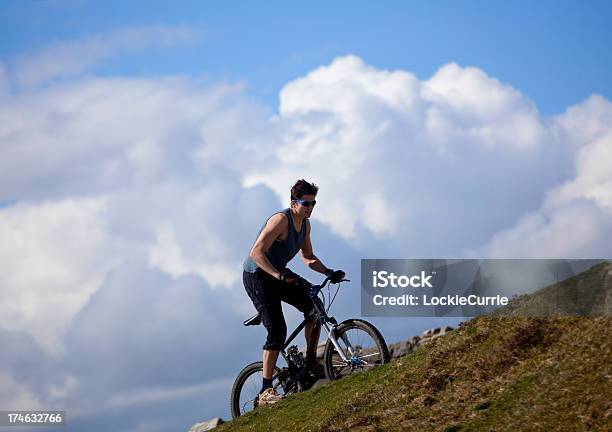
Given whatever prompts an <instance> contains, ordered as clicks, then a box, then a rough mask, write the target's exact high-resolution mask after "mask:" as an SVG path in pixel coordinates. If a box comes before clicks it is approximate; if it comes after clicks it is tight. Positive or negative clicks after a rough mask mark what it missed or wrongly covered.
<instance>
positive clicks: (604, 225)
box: [469, 96, 612, 258]
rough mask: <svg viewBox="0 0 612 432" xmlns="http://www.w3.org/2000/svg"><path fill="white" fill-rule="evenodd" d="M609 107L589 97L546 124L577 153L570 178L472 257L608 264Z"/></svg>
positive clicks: (611, 225) (611, 212)
mask: <svg viewBox="0 0 612 432" xmlns="http://www.w3.org/2000/svg"><path fill="white" fill-rule="evenodd" d="M611 125H612V104H611V103H610V102H608V101H606V100H605V99H603V98H602V97H601V96H592V97H590V98H589V99H588V100H587V101H585V102H583V103H582V104H580V105H578V106H574V107H571V108H570V109H568V110H567V112H566V113H564V114H563V115H561V116H558V117H557V118H555V119H554V120H553V122H552V124H551V128H554V130H555V133H556V135H557V136H558V137H559V140H565V141H566V142H568V143H571V146H572V147H574V148H576V152H575V158H574V174H573V176H572V177H570V178H569V179H567V180H565V181H564V182H562V183H561V184H559V185H558V186H555V187H554V188H551V189H550V190H548V191H547V194H546V197H545V199H544V200H543V202H542V204H541V206H539V208H537V209H536V210H534V211H532V212H528V213H526V214H525V215H523V216H522V217H521V218H520V219H519V220H518V221H517V222H516V224H515V225H514V226H513V227H511V228H508V229H505V230H501V231H500V232H499V233H497V234H495V235H494V236H493V238H492V239H491V240H490V241H489V242H488V243H487V244H485V245H483V246H482V247H480V248H477V249H475V250H470V251H469V254H470V255H472V256H491V257H550V258H554V257H558V258H609V257H611V256H612V248H611V247H610V242H609V240H608V239H609V238H610V236H611V235H612V169H611V168H612V126H611Z"/></svg>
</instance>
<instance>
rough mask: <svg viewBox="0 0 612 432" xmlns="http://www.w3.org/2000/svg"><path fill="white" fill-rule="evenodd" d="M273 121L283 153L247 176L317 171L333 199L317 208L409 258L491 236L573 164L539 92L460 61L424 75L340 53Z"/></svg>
mask: <svg viewBox="0 0 612 432" xmlns="http://www.w3.org/2000/svg"><path fill="white" fill-rule="evenodd" d="M273 122H274V124H275V126H276V127H277V128H278V129H279V130H280V131H281V132H280V134H279V136H280V138H281V140H282V141H281V142H280V143H279V145H278V147H277V149H276V151H275V156H276V157H275V158H274V159H271V160H270V162H269V163H268V164H267V166H265V167H261V168H257V167H256V168H255V169H253V170H251V172H250V173H249V175H248V176H247V177H246V179H245V184H247V185H252V184H257V183H263V184H265V185H267V186H268V187H270V188H271V189H273V190H275V191H276V192H277V194H279V195H281V194H283V193H284V192H283V188H284V186H283V185H286V184H290V183H291V182H292V181H294V180H295V177H296V173H300V174H301V175H303V176H306V177H310V178H313V179H314V180H315V181H319V183H321V184H322V185H324V188H323V189H322V190H321V196H322V197H325V196H329V197H330V199H329V202H326V205H325V206H324V207H321V208H320V209H317V217H319V218H320V219H321V220H322V221H323V222H325V223H326V224H328V225H329V226H331V227H332V229H333V232H334V233H335V234H336V235H338V236H342V237H344V238H346V239H350V240H352V241H353V242H355V243H359V242H360V240H359V239H360V238H362V237H363V236H364V235H368V234H374V237H375V238H376V239H378V241H384V242H386V243H389V240H390V239H393V240H394V242H403V244H404V251H403V253H404V254H406V253H407V254H409V256H433V255H435V254H441V253H442V254H457V253H458V251H459V250H461V249H462V248H463V247H465V245H466V244H474V243H478V242H481V241H486V240H487V239H489V238H490V236H492V235H493V234H494V233H495V232H497V230H498V229H499V226H500V224H502V225H503V224H504V223H505V224H510V223H512V222H514V221H515V220H516V219H517V218H518V217H520V216H521V215H522V214H523V213H524V212H525V211H526V210H527V209H533V208H536V207H537V205H538V204H539V203H540V202H541V200H542V198H543V195H544V193H545V191H546V190H547V189H548V188H549V187H552V186H553V185H555V184H557V183H558V182H560V181H561V180H562V178H563V171H564V169H565V168H566V167H567V166H569V164H570V163H571V160H570V159H569V158H567V157H566V154H567V150H566V147H567V145H566V144H565V143H560V142H558V141H554V140H550V139H549V136H550V132H549V129H548V128H547V125H546V121H545V120H544V119H541V118H540V117H539V115H538V112H537V110H536V108H535V106H534V104H533V103H532V102H531V101H530V100H528V99H527V98H525V97H524V96H523V95H521V94H520V92H519V91H517V90H515V89H513V88H512V87H510V86H509V85H506V84H502V83H500V82H499V81H498V80H496V79H494V78H491V77H489V76H487V75H486V74H485V73H484V72H483V71H481V70H479V69H477V68H474V67H466V68H462V67H459V66H458V65H456V64H453V63H451V64H448V65H445V66H443V67H441V68H440V70H438V71H437V72H436V73H435V74H434V75H433V76H432V77H431V78H429V79H428V80H423V81H421V80H419V79H418V78H417V77H415V76H414V75H413V74H411V73H409V72H407V71H385V70H379V69H376V68H374V67H372V66H368V65H366V64H365V63H364V62H363V61H362V60H361V59H360V58H358V57H355V56H346V57H341V58H337V59H335V60H334V61H333V62H332V63H331V64H330V65H328V66H323V67H320V68H318V69H316V70H314V71H312V72H310V73H309V74H307V75H306V76H304V77H302V78H299V79H297V80H295V81H292V82H290V83H288V84H287V85H286V86H285V87H284V88H283V89H282V91H281V96H280V107H279V114H278V116H277V117H275V118H274V119H273ZM270 168H272V169H270ZM518 172H521V175H520V176H519V175H517V173H518ZM331 197H333V198H331ZM484 209H486V211H483V210H484ZM423 233H427V241H426V242H424V241H423ZM408 245H410V246H408Z"/></svg>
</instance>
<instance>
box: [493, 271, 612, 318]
mask: <svg viewBox="0 0 612 432" xmlns="http://www.w3.org/2000/svg"><path fill="white" fill-rule="evenodd" d="M493 315H496V316H553V315H556V316H559V315H580V316H602V315H606V316H612V263H610V262H603V263H600V264H597V265H595V266H593V267H591V268H590V269H589V270H587V271H585V272H582V273H580V274H578V275H576V276H574V277H571V278H568V279H565V280H564V281H561V282H559V283H557V284H554V285H550V286H548V287H546V288H542V289H541V290H539V291H537V292H536V293H534V294H528V295H522V296H518V297H516V298H513V299H512V300H511V301H510V303H509V304H508V306H506V307H504V308H500V309H498V310H497V311H495V312H494V313H493Z"/></svg>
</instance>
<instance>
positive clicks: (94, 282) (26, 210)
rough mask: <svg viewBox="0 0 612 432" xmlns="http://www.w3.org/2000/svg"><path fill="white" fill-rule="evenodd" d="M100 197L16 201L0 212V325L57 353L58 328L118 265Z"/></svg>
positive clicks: (62, 326)
mask: <svg viewBox="0 0 612 432" xmlns="http://www.w3.org/2000/svg"><path fill="white" fill-rule="evenodd" d="M104 211H105V201H104V199H80V200H79V199H66V200H62V201H58V202H44V203H37V204H17V205H15V206H12V207H9V208H6V209H3V210H2V211H0V238H1V239H2V241H1V242H0V286H1V287H2V288H1V293H2V297H3V299H4V300H3V301H2V302H0V328H2V329H7V330H25V331H27V332H29V333H30V334H32V335H33V336H34V338H35V339H36V341H37V342H38V343H39V344H40V345H41V346H43V347H45V348H46V349H47V350H48V351H50V352H53V353H55V354H59V353H61V350H62V347H61V343H60V337H61V331H62V330H65V329H66V327H67V326H68V325H69V324H70V321H71V319H72V317H73V316H74V315H75V314H76V313H77V312H78V311H79V310H81V308H82V307H83V306H84V305H85V303H86V302H87V301H88V299H89V296H90V295H91V294H92V293H94V292H95V291H96V290H97V289H98V288H99V287H100V286H101V284H102V280H103V279H104V276H105V274H106V272H107V271H108V270H109V269H110V268H111V267H112V266H113V265H115V264H118V261H117V258H116V255H115V253H114V252H115V251H114V247H113V242H112V237H111V236H110V235H109V233H108V232H107V230H106V227H105V224H106V220H105V217H104V214H103V213H104Z"/></svg>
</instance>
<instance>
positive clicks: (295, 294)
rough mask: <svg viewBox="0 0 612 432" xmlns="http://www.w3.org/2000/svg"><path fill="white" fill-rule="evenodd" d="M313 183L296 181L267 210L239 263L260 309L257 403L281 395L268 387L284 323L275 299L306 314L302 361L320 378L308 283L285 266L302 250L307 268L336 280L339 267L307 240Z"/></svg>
mask: <svg viewBox="0 0 612 432" xmlns="http://www.w3.org/2000/svg"><path fill="white" fill-rule="evenodd" d="M318 190H319V188H318V187H317V186H316V185H314V184H312V183H309V182H307V181H306V180H303V179H302V180H298V181H297V182H296V183H295V184H294V185H293V187H292V188H291V204H290V207H289V208H286V209H284V210H282V211H280V212H277V213H275V214H273V215H272V216H271V217H270V218H269V219H268V220H267V221H266V223H265V224H264V225H263V227H262V228H261V229H260V231H259V234H258V236H257V239H256V240H255V243H254V245H253V247H252V249H251V252H250V254H249V256H248V257H247V258H246V259H245V261H244V264H243V270H244V271H243V274H242V276H243V281H244V287H245V289H246V292H247V294H248V295H249V297H250V298H251V300H252V301H253V304H254V305H255V308H256V309H257V311H258V312H259V313H260V314H261V318H262V321H263V324H264V326H265V327H266V330H267V331H268V336H267V339H266V343H265V344H264V346H263V382H262V387H261V390H260V391H259V405H265V404H270V403H275V402H278V401H279V400H280V399H281V398H282V396H280V395H278V394H277V393H276V391H275V390H274V388H273V387H272V375H273V372H274V368H275V366H276V360H277V358H278V353H279V351H280V350H281V349H282V348H283V345H284V343H285V338H286V337H287V325H286V323H285V318H284V316H283V309H282V307H281V301H284V302H286V303H289V304H291V305H292V306H294V307H295V308H297V309H298V310H299V311H300V312H302V313H303V314H304V317H305V318H306V319H308V318H310V319H311V321H310V322H308V324H307V325H306V327H305V329H304V334H305V336H306V365H307V368H308V370H309V371H310V373H311V374H312V375H313V377H316V378H318V377H321V376H322V375H323V374H322V371H321V369H322V367H321V366H320V365H319V364H318V363H317V361H316V350H317V345H318V343H319V333H320V331H321V326H320V324H319V323H315V322H314V320H312V317H310V314H311V312H312V310H313V304H312V300H311V299H310V296H309V295H308V288H307V286H308V284H305V283H303V282H304V281H305V280H304V279H303V278H301V277H300V276H299V275H297V274H295V273H293V272H292V271H291V270H289V269H288V268H287V267H286V266H287V263H288V262H289V261H291V259H292V258H293V257H294V256H295V255H296V254H297V252H298V250H301V251H302V261H304V264H306V265H307V266H308V267H310V268H311V269H312V270H314V271H317V272H319V273H323V274H325V275H326V276H329V277H330V278H331V281H332V283H337V282H339V281H341V280H342V279H343V278H344V276H345V273H344V272H343V271H342V270H335V271H334V270H331V269H328V268H327V267H326V266H325V265H323V263H322V262H321V260H320V259H319V258H317V257H316V256H315V255H314V253H313V252H312V244H311V242H310V222H309V221H308V218H310V216H311V214H312V211H313V209H314V206H315V204H316V200H315V198H316V195H317V192H318Z"/></svg>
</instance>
